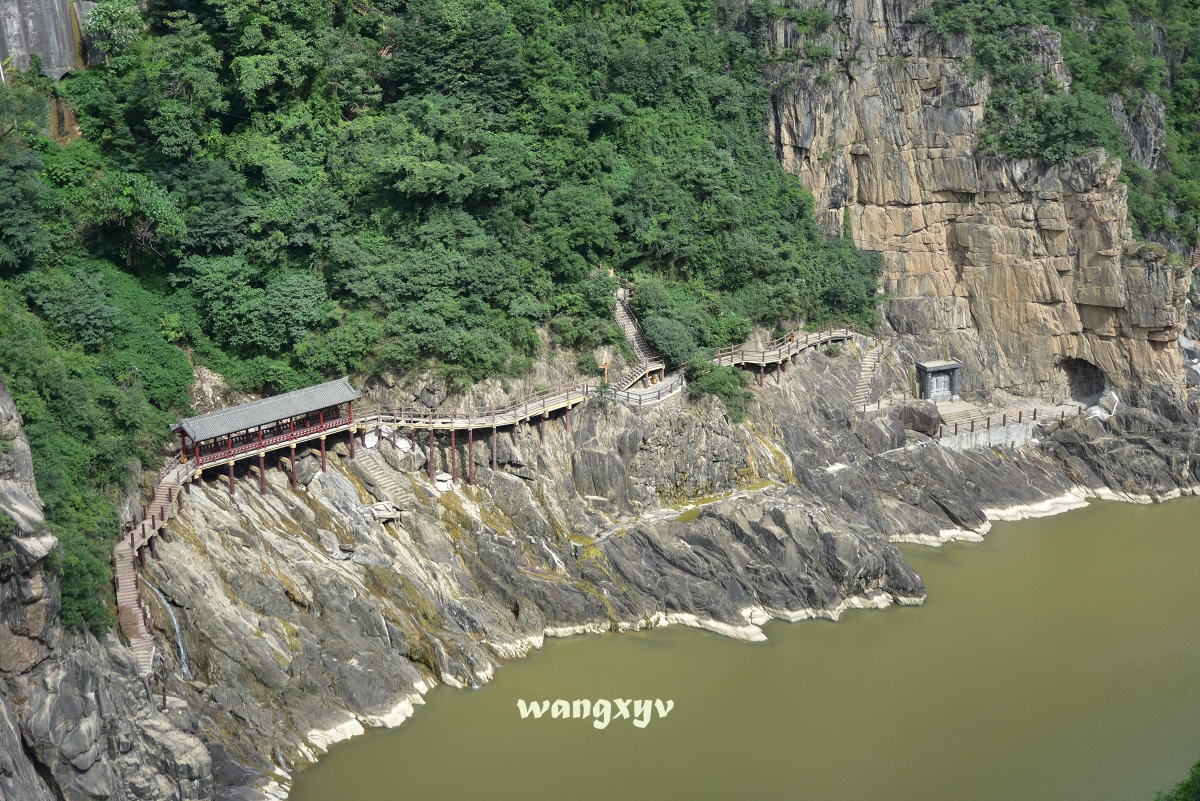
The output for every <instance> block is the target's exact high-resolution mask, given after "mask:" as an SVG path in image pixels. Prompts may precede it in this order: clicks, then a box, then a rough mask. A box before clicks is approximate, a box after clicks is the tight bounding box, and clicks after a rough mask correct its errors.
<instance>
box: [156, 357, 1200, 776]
mask: <svg viewBox="0 0 1200 801" xmlns="http://www.w3.org/2000/svg"><path fill="white" fill-rule="evenodd" d="M860 352H861V351H860V350H859V349H858V348H857V347H851V348H849V352H847V353H843V354H842V355H841V356H837V357H833V356H830V355H826V354H824V353H819V352H809V353H806V354H804V355H803V356H802V357H801V358H800V360H799V362H798V363H797V364H796V365H795V366H794V368H793V369H789V370H788V372H787V373H786V374H782V375H781V376H780V379H781V380H780V381H779V382H778V383H776V382H775V381H774V379H772V378H769V379H768V382H767V386H766V387H764V388H763V389H761V390H757V391H756V397H757V398H758V400H759V402H758V403H756V404H754V405H753V407H752V409H751V412H750V417H749V419H748V421H747V422H746V423H744V424H741V425H733V424H731V423H730V421H729V420H728V418H727V417H726V416H725V415H723V414H722V410H721V408H720V406H719V405H718V404H717V403H716V402H714V401H712V400H711V399H700V400H694V401H689V400H687V399H686V398H683V397H679V398H676V399H674V400H672V401H669V402H666V403H664V404H663V405H662V406H658V407H648V408H644V409H641V410H632V409H629V408H627V407H624V406H622V405H619V404H615V403H611V402H609V403H605V402H601V401H597V400H592V401H589V402H588V403H587V404H585V405H583V406H581V407H577V408H576V409H575V411H574V413H573V416H572V426H571V431H570V432H569V433H568V432H567V430H566V426H565V421H564V420H563V419H561V418H558V419H554V420H551V421H550V422H549V423H548V424H547V425H546V429H545V436H544V438H543V437H542V436H540V435H539V430H538V426H537V425H536V422H535V424H534V425H522V426H521V430H520V431H519V433H518V435H517V436H516V437H514V436H513V435H512V434H511V433H510V432H507V431H502V432H501V433H500V435H499V437H498V439H497V441H496V442H495V447H496V449H497V453H496V458H497V461H498V463H499V469H498V470H496V471H493V470H492V469H491V461H492V452H491V447H492V445H493V443H492V441H491V438H490V436H489V435H481V436H479V437H477V438H476V440H475V443H474V457H475V462H476V464H475V473H476V480H477V486H476V487H475V488H467V487H463V486H460V487H459V488H457V489H455V490H453V491H448V492H439V491H438V489H437V487H436V485H435V484H434V483H433V482H430V481H429V479H428V473H427V462H426V459H427V458H428V453H427V451H426V448H425V445H424V443H426V442H427V439H426V436H425V433H424V432H419V433H420V434H421V436H419V437H418V438H417V441H416V442H415V443H412V442H405V440H404V437H403V433H405V432H402V434H401V436H400V438H399V442H400V445H401V446H402V447H397V448H396V449H393V446H392V444H391V438H390V432H385V436H384V437H383V438H382V440H380V439H377V438H376V437H375V435H374V432H370V433H369V434H368V437H367V443H366V444H365V445H364V444H362V443H360V445H359V446H358V448H357V450H356V458H355V459H349V458H348V456H349V449H348V448H347V447H346V443H345V442H331V446H330V449H329V470H328V472H326V473H322V472H321V470H320V461H319V459H318V458H317V457H316V456H315V455H314V454H312V453H311V451H310V452H307V453H306V452H305V451H303V450H302V451H300V453H299V463H298V468H297V470H296V473H297V480H298V483H299V488H298V489H295V490H294V489H292V487H291V482H290V476H289V475H288V464H287V462H286V461H284V462H277V461H276V460H275V459H273V458H268V461H267V475H266V485H267V492H266V494H265V495H260V494H259V483H258V482H259V478H258V475H257V466H253V469H252V470H251V471H248V472H247V471H244V470H243V469H239V472H238V476H237V477H236V478H235V494H234V495H232V496H231V495H230V493H229V488H228V482H227V478H226V477H224V476H221V475H209V476H208V477H207V481H206V482H205V483H204V484H202V485H196V486H194V487H193V490H192V492H191V494H190V495H189V496H187V498H186V500H185V503H184V506H183V511H182V512H181V513H180V514H179V515H178V516H177V517H175V518H173V519H172V520H171V521H170V522H169V523H168V524H167V527H166V532H167V534H168V536H169V537H170V541H169V542H166V543H163V544H161V545H160V546H159V557H160V558H159V559H158V560H155V561H153V562H152V563H151V565H150V566H149V568H148V569H147V571H146V576H147V579H148V581H149V582H150V583H151V584H152V585H153V586H155V587H156V588H157V589H158V590H159V591H160V592H161V593H162V597H163V599H164V602H165V603H166V604H167V605H168V607H169V609H164V608H162V607H161V604H160V603H159V601H158V600H157V598H156V597H154V596H152V595H149V594H148V595H147V599H148V601H149V602H150V604H151V606H152V608H153V610H154V612H153V620H154V623H155V626H156V629H157V635H158V638H159V641H160V643H161V644H162V646H163V653H164V656H165V657H166V658H167V659H168V660H169V662H170V663H171V670H170V671H169V679H168V682H169V687H170V690H169V691H170V693H171V694H172V695H175V696H178V697H179V698H180V699H182V700H183V701H184V702H185V703H186V709H181V710H180V711H179V716H180V717H181V718H183V719H186V720H188V721H190V724H189V725H190V726H191V727H192V728H194V730H195V731H196V732H197V733H198V735H199V736H200V737H201V738H202V739H203V740H204V741H205V742H206V744H207V748H208V752H209V754H210V755H211V758H212V761H213V776H214V780H215V788H214V789H215V793H216V797H217V798H237V799H260V798H265V797H266V795H267V794H278V793H280V792H281V791H282V790H283V789H284V788H285V787H286V786H287V783H288V782H289V781H290V780H291V779H292V778H293V777H294V775H295V771H296V770H297V769H300V768H303V767H304V766H305V765H307V764H309V763H311V762H312V761H313V760H315V759H316V758H317V757H318V756H319V755H320V754H321V753H322V752H323V751H324V750H325V749H326V748H327V747H328V745H329V744H330V743H331V742H334V741H337V740H340V739H344V738H346V737H350V736H353V735H355V734H357V733H359V732H361V731H362V730H363V729H364V728H365V727H367V726H372V725H396V724H398V723H400V722H402V721H403V720H404V719H405V718H406V717H408V716H409V715H411V714H413V712H414V707H415V706H416V705H419V704H420V703H421V700H422V696H423V695H424V694H425V693H426V692H427V691H428V690H429V689H430V688H431V687H433V686H434V685H436V684H439V683H444V684H448V685H451V686H470V685H472V684H475V683H482V682H485V681H487V680H488V679H489V678H490V677H491V675H492V673H493V670H494V668H495V665H496V663H497V662H498V661H499V660H502V659H506V658H512V657H516V656H519V655H521V654H524V653H525V652H526V651H528V650H529V649H531V648H534V647H538V646H539V645H540V644H541V642H542V640H543V638H544V637H545V636H550V635H563V634H571V633H575V632H588V631H609V630H614V629H626V628H638V627H643V626H651V625H662V624H666V623H684V624H688V625H698V626H703V627H707V628H710V629H714V630H717V631H721V632H723V633H726V634H730V635H734V636H740V637H748V638H757V637H759V636H761V632H760V631H759V629H758V628H757V626H758V625H759V624H761V623H762V622H764V621H765V620H767V619H768V618H770V617H779V618H783V619H788V620H796V619H802V618H806V617H813V616H826V617H836V616H838V615H840V614H841V612H842V611H843V610H845V609H847V608H851V607H856V606H882V605H885V604H887V603H889V602H892V601H901V602H914V601H918V600H919V599H920V598H922V597H923V595H924V587H923V584H922V582H921V580H920V578H919V577H918V576H916V575H915V573H913V571H912V569H911V568H910V567H909V566H908V565H907V563H906V562H905V561H904V560H903V557H902V556H901V555H900V553H899V552H898V551H896V550H895V549H894V548H893V547H892V546H891V545H890V544H889V542H888V541H889V540H905V541H917V542H932V543H940V542H942V541H945V540H947V539H950V538H968V539H975V538H978V537H979V536H980V535H981V534H982V533H983V532H986V531H987V529H988V527H989V523H988V511H987V510H989V509H996V508H1005V507H1009V506H1011V505H1013V504H1031V505H1037V504H1045V502H1046V501H1047V499H1054V498H1059V497H1062V496H1065V495H1068V494H1069V493H1071V492H1072V491H1074V489H1075V487H1076V484H1079V483H1082V484H1085V485H1086V486H1088V487H1091V488H1095V489H1096V490H1097V491H1103V492H1116V493H1123V494H1127V495H1140V494H1143V493H1146V492H1153V493H1155V494H1158V495H1171V494H1178V493H1179V492H1181V491H1189V492H1190V491H1192V490H1193V488H1194V486H1195V484H1196V475H1197V473H1198V472H1200V455H1198V454H1200V443H1198V442H1197V434H1196V432H1195V430H1194V426H1193V427H1188V426H1175V425H1173V424H1172V423H1170V422H1169V421H1167V420H1165V419H1163V418H1160V417H1158V416H1157V415H1155V414H1153V413H1152V412H1147V411H1145V410H1141V409H1138V410H1122V411H1121V412H1120V413H1119V414H1118V415H1117V416H1114V417H1113V418H1112V421H1113V422H1110V423H1109V424H1108V426H1111V427H1112V428H1113V429H1114V430H1118V429H1120V430H1127V431H1130V432H1135V431H1136V432H1137V434H1138V436H1137V437H1136V438H1135V439H1134V440H1133V441H1125V440H1123V439H1121V438H1119V437H1115V436H1113V435H1112V433H1111V432H1110V431H1109V430H1108V427H1106V426H1104V425H1101V424H1099V423H1097V422H1096V421H1091V420H1085V419H1078V420H1076V419H1072V420H1069V421H1067V423H1066V424H1065V425H1059V424H1058V423H1054V424H1052V425H1050V426H1047V427H1046V428H1045V429H1044V431H1043V432H1041V433H1042V435H1043V436H1045V437H1046V438H1047V442H1048V443H1049V445H1048V448H1047V449H1046V450H1041V449H1037V448H1033V449H1029V450H1024V451H1012V450H1010V449H1003V448H996V449H994V450H992V449H985V450H979V451H972V452H953V451H949V450H944V449H941V448H938V447H936V446H935V445H934V444H933V443H932V442H930V440H929V438H928V437H926V436H924V435H922V434H919V433H917V432H915V431H906V430H905V428H904V426H903V424H902V423H901V422H900V414H899V410H897V412H896V413H895V414H891V413H887V414H883V415H880V416H877V417H872V418H869V419H863V418H862V417H859V416H858V415H856V414H855V412H854V410H853V408H852V403H851V396H852V393H853V391H854V386H855V382H856V379H857V376H858V371H859V354H860ZM934 428H935V429H936V426H934ZM1168 443H1169V444H1168ZM447 445H448V442H446V441H445V439H443V438H439V441H438V443H437V453H435V454H434V458H435V459H437V463H438V465H439V467H441V468H443V469H448V468H449V462H450V460H449V458H448V457H449V451H448V449H447ZM457 448H458V450H457V457H456V459H455V461H456V462H457V468H458V471H459V475H460V476H462V475H463V474H464V473H465V464H466V459H467V450H466V444H465V442H464V438H462V437H460V438H459V439H458V441H457ZM1055 454H1058V455H1055ZM443 486H444V482H443ZM713 495H724V496H727V497H726V499H724V500H718V501H715V502H713V503H711V504H709V505H707V506H703V507H698V508H693V509H687V508H686V507H684V508H683V509H681V508H679V506H678V504H680V503H681V502H684V501H686V500H687V499H688V498H695V497H696V496H713ZM710 500H711V497H710ZM1070 502H1072V503H1078V495H1076V496H1071V501H1070ZM381 503H383V504H392V505H393V506H394V507H395V509H396V510H395V511H391V510H388V509H386V508H385V509H383V510H380V509H379V508H378V507H376V504H381ZM672 507H674V508H672ZM993 514H994V513H993ZM172 617H174V618H175V619H177V620H178V621H179V632H180V633H181V635H182V641H179V640H178V639H177V635H176V630H175V628H174V625H173V624H172V622H171V619H172ZM180 646H182V648H181V647H180ZM184 655H186V659H187V664H188V672H187V673H185V672H184V670H183V658H184ZM441 691H445V690H441Z"/></svg>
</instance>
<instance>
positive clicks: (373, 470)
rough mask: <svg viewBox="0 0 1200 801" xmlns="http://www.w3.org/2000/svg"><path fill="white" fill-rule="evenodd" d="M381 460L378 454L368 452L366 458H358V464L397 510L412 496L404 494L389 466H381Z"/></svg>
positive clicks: (408, 493) (409, 493)
mask: <svg viewBox="0 0 1200 801" xmlns="http://www.w3.org/2000/svg"><path fill="white" fill-rule="evenodd" d="M382 458H383V457H381V456H380V455H379V454H378V453H375V452H374V451H370V452H368V453H367V454H366V458H362V457H359V462H360V464H362V466H363V467H365V468H366V469H367V472H368V473H369V474H370V475H371V478H373V479H375V482H376V484H378V486H379V488H380V489H382V490H383V493H384V494H385V495H387V496H388V500H390V501H391V502H392V505H393V506H395V507H396V508H398V509H402V508H404V502H405V500H406V499H407V498H408V497H410V496H411V495H412V493H411V492H405V491H404V488H403V487H401V486H400V482H399V481H397V480H396V477H395V475H394V474H393V473H392V469H391V467H390V466H388V465H386V464H381V462H382Z"/></svg>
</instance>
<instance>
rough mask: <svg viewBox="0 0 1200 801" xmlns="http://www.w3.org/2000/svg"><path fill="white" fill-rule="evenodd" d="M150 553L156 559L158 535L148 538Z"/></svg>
mask: <svg viewBox="0 0 1200 801" xmlns="http://www.w3.org/2000/svg"><path fill="white" fill-rule="evenodd" d="M150 555H151V556H152V557H154V559H155V561H157V560H158V537H151V538H150Z"/></svg>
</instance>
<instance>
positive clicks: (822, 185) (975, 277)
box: [767, 0, 1190, 407]
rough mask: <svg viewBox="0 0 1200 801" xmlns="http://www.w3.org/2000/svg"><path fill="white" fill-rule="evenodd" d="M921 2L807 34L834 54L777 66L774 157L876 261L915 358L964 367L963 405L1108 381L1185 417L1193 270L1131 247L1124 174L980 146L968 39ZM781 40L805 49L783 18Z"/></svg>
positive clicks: (1050, 39) (1110, 167)
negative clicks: (1183, 354)
mask: <svg viewBox="0 0 1200 801" xmlns="http://www.w3.org/2000/svg"><path fill="white" fill-rule="evenodd" d="M919 5H923V4H922V3H919V2H915V1H914V0H849V2H845V3H835V4H830V5H829V10H830V11H831V12H832V13H833V15H834V24H833V26H832V27H831V28H830V30H829V31H827V32H826V33H824V34H822V35H821V36H819V37H813V36H811V35H810V37H809V39H810V41H811V42H814V43H819V44H826V45H828V46H830V47H832V48H833V50H834V52H835V53H836V59H835V61H834V62H832V63H831V64H829V65H826V66H824V67H818V66H815V65H811V64H810V65H805V64H804V63H802V62H801V63H790V64H789V63H784V64H777V65H774V66H773V67H772V68H771V69H770V70H769V71H768V75H767V78H768V80H769V81H770V83H771V85H772V87H773V108H772V116H771V119H770V123H769V126H770V134H771V136H772V138H773V140H774V142H775V145H776V147H777V150H778V154H779V158H780V160H781V162H782V163H783V165H784V166H785V168H786V169H788V170H789V171H790V172H792V173H794V174H795V175H797V176H799V177H800V178H801V180H802V181H803V182H804V183H805V185H806V186H807V187H809V189H810V190H811V191H812V192H813V194H814V196H815V198H816V203H817V214H818V218H819V219H820V220H821V221H822V222H823V223H824V225H825V227H826V228H827V230H828V231H830V232H831V233H838V232H840V231H841V230H842V229H843V225H845V226H846V227H847V228H848V229H849V231H850V233H851V235H852V236H853V237H854V239H855V242H856V243H857V244H858V245H859V246H860V247H863V248H867V249H870V250H877V251H881V252H882V253H883V263H884V277H883V289H884V291H885V292H887V294H888V300H887V302H886V303H885V304H884V312H885V315H886V318H887V320H888V322H889V323H890V324H891V325H892V326H893V327H894V328H895V329H896V330H897V331H898V332H899V333H901V334H908V335H912V336H913V337H914V338H916V339H914V341H912V342H911V343H910V344H909V345H907V346H906V347H907V349H908V350H910V352H911V353H912V354H913V355H914V356H916V357H917V358H945V357H953V358H957V359H960V360H961V361H963V362H965V365H966V366H965V370H964V372H965V376H964V378H965V381H964V388H965V390H966V392H967V393H968V394H970V395H972V396H975V397H977V398H983V399H995V400H998V401H1003V400H1004V399H1005V396H1006V395H1009V394H1011V395H1017V396H1037V397H1041V398H1047V399H1051V400H1054V401H1059V400H1063V399H1065V398H1067V397H1071V396H1080V395H1085V394H1091V392H1090V390H1091V389H1092V385H1093V384H1095V383H1099V382H1103V383H1107V384H1108V385H1109V386H1112V387H1114V388H1116V389H1117V390H1118V391H1120V392H1122V393H1123V394H1124V395H1125V396H1126V397H1129V398H1132V399H1134V400H1144V401H1147V402H1151V401H1152V402H1155V403H1157V404H1160V405H1162V404H1166V406H1167V407H1172V406H1177V405H1178V403H1179V399H1180V398H1181V396H1182V380H1181V375H1182V373H1181V361H1180V357H1179V352H1178V349H1177V348H1176V347H1175V344H1174V342H1175V339H1176V337H1177V336H1178V334H1179V333H1180V332H1181V331H1182V327H1183V325H1184V323H1185V300H1186V295H1187V290H1188V287H1189V281H1190V277H1189V276H1188V274H1187V272H1186V270H1185V269H1184V268H1182V267H1175V266H1171V265H1169V264H1168V263H1167V258H1166V256H1165V254H1164V253H1163V252H1161V251H1159V250H1157V249H1155V248H1148V247H1139V246H1137V245H1136V244H1134V243H1133V241H1132V236H1131V233H1130V230H1129V226H1128V224H1127V214H1126V211H1127V210H1126V192H1125V187H1124V185H1123V184H1120V183H1118V182H1117V181H1116V178H1117V175H1118V173H1119V167H1120V165H1119V163H1117V162H1116V160H1115V159H1110V158H1109V157H1107V156H1106V155H1105V154H1104V153H1103V152H1098V153H1095V154H1093V155H1091V156H1089V157H1086V158H1079V159H1076V160H1074V161H1071V162H1068V163H1064V164H1059V165H1050V164H1045V163H1041V162H1036V161H1025V160H1015V159H1010V158H1004V157H993V156H986V155H984V154H982V153H981V152H979V149H978V139H979V129H980V125H981V121H982V119H983V114H984V108H985V104H986V101H987V97H988V93H989V85H988V82H987V80H986V79H979V78H977V77H976V76H974V75H972V74H970V73H969V72H968V71H967V70H968V67H967V66H966V64H965V58H966V56H968V54H969V52H970V43H969V42H968V41H967V40H966V39H964V38H953V37H950V38H942V37H940V36H938V35H936V34H934V33H932V32H930V31H929V30H928V28H927V27H926V26H924V25H908V24H905V20H906V19H907V18H908V17H909V15H911V13H912V11H913V10H914V9H915V8H916V7H917V6H919ZM1032 33H1033V34H1034V40H1035V42H1036V46H1035V54H1036V55H1035V57H1036V58H1038V59H1039V60H1040V61H1042V63H1044V64H1045V65H1046V66H1048V67H1049V70H1050V72H1051V73H1053V74H1054V75H1055V76H1057V78H1058V80H1059V82H1060V83H1061V84H1063V85H1064V86H1068V87H1069V84H1070V79H1069V76H1068V74H1067V71H1066V69H1065V67H1064V66H1063V64H1062V60H1061V58H1060V56H1059V49H1058V45H1059V41H1058V35H1057V34H1055V33H1052V32H1050V31H1046V30H1044V29H1043V30H1035V31H1033V32H1032ZM771 37H772V41H773V43H774V44H775V46H777V47H778V48H781V49H783V48H795V47H797V45H798V44H799V42H800V40H799V38H798V37H797V34H796V29H795V23H792V22H789V21H787V20H778V21H776V22H774V23H773V28H772V30H771ZM1097 371H1098V372H1097Z"/></svg>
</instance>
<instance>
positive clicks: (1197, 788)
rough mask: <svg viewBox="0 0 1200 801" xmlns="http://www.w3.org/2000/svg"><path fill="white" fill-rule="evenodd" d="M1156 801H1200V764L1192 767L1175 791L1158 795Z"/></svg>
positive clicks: (1155, 797)
mask: <svg viewBox="0 0 1200 801" xmlns="http://www.w3.org/2000/svg"><path fill="white" fill-rule="evenodd" d="M1154 801H1200V762H1197V763H1196V764H1195V765H1192V770H1191V772H1190V773H1189V774H1188V776H1187V778H1186V779H1184V780H1183V781H1181V782H1179V784H1177V785H1175V787H1174V788H1173V789H1171V790H1167V791H1165V792H1160V793H1158V794H1157V795H1156V796H1154Z"/></svg>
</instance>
